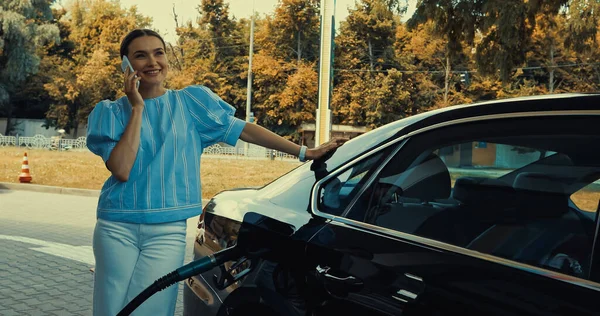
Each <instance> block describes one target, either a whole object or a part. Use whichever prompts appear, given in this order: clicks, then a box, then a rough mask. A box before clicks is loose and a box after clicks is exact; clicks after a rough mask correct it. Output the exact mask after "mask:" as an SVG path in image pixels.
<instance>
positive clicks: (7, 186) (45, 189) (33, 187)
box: [0, 182, 100, 197]
mask: <svg viewBox="0 0 600 316" xmlns="http://www.w3.org/2000/svg"><path fill="white" fill-rule="evenodd" d="M0 190H12V191H33V192H40V193H53V194H70V195H80V196H90V197H98V196H100V190H86V189H75V188H63V187H54V186H49V185H39V184H31V183H9V182H0Z"/></svg>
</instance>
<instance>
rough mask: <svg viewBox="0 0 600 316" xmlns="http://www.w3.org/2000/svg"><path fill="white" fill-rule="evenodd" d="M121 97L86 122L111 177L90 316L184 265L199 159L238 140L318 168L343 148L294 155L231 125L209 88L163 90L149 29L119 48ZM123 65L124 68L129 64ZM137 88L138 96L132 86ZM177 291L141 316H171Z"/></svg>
mask: <svg viewBox="0 0 600 316" xmlns="http://www.w3.org/2000/svg"><path fill="white" fill-rule="evenodd" d="M120 53H121V56H122V59H123V60H124V61H125V60H128V61H129V64H130V66H131V69H130V68H128V67H125V73H124V87H123V88H124V90H125V94H126V96H125V97H122V98H120V99H118V100H115V101H110V100H103V101H101V102H99V103H98V104H97V105H96V106H95V108H94V110H93V111H92V113H91V114H90V115H89V118H88V130H87V146H88V148H89V149H90V150H91V151H92V152H93V153H94V154H96V155H98V156H100V157H101V158H102V160H103V161H104V163H105V165H106V168H107V169H108V170H109V171H110V173H111V175H110V177H109V178H108V179H107V180H106V182H105V183H104V185H103V187H102V191H101V193H100V198H99V200H98V208H97V218H98V222H97V225H96V228H95V230H94V242H93V246H94V256H95V260H96V272H95V278H94V315H116V314H117V313H118V312H119V310H120V309H121V308H123V306H125V305H126V304H127V303H128V302H129V301H130V300H131V299H132V298H134V297H135V296H136V295H137V294H139V293H140V292H141V291H142V290H144V289H145V288H146V287H147V286H148V285H149V284H151V283H152V282H153V281H154V280H155V279H157V278H159V277H161V276H163V275H164V274H166V273H168V272H170V271H173V270H175V269H176V268H178V267H180V266H181V265H183V259H184V252H185V242H186V241H185V236H186V219H188V218H190V217H193V216H197V215H199V214H200V213H201V212H202V198H201V197H202V194H201V185H200V183H201V181H200V157H201V155H202V152H203V150H204V149H205V148H206V147H208V146H211V145H213V144H216V143H219V142H223V143H227V144H229V145H232V146H233V145H235V144H236V142H237V140H238V139H242V140H244V141H246V142H250V143H253V144H257V145H260V146H264V147H268V148H271V149H275V150H278V151H281V152H285V153H288V154H292V155H297V156H299V158H300V160H301V161H303V160H305V159H318V158H320V157H321V156H323V155H325V154H326V153H327V152H329V151H330V150H333V149H335V148H336V147H338V146H339V145H341V144H343V143H344V141H345V140H341V139H335V138H334V139H332V140H331V141H330V142H329V143H325V144H323V145H321V146H319V147H317V148H314V149H308V150H307V148H306V147H305V146H302V147H301V146H299V145H296V144H294V143H292V142H290V141H288V140H286V139H284V138H282V137H280V136H278V135H276V134H274V133H272V132H270V131H268V130H266V129H264V128H262V127H260V126H258V125H255V124H246V122H244V121H242V120H240V119H238V118H236V117H235V116H234V113H235V108H234V107H233V106H231V105H229V104H227V103H226V102H225V101H223V100H222V99H221V98H220V97H219V96H217V95H216V94H215V93H214V92H212V91H211V90H210V89H209V88H207V87H205V86H200V85H191V86H188V87H186V88H184V89H181V90H169V89H166V88H165V86H164V81H165V79H166V76H167V72H168V70H169V63H168V60H167V57H166V54H165V42H164V40H163V39H162V38H161V36H160V35H159V34H158V33H156V32H154V31H152V30H147V29H137V30H134V31H132V32H130V33H129V34H128V35H127V36H126V37H125V38H124V39H123V42H122V43H121V50H120ZM125 58H127V59H125ZM138 82H139V87H138V86H137V84H138ZM176 298H177V287H171V288H168V289H166V290H165V291H162V292H160V293H158V294H157V295H155V296H153V297H152V298H150V299H149V300H148V301H146V302H145V303H144V304H143V305H142V306H140V307H139V308H138V311H137V312H139V313H140V315H173V313H174V310H175V302H176Z"/></svg>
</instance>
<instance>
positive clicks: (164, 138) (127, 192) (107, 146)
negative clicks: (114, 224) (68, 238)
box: [87, 85, 246, 224]
mask: <svg viewBox="0 0 600 316" xmlns="http://www.w3.org/2000/svg"><path fill="white" fill-rule="evenodd" d="M144 103H145V108H144V113H143V120H142V128H141V137H140V138H141V139H140V147H139V149H138V153H137V156H136V159H135V163H134V165H133V167H132V169H131V173H130V175H129V180H128V181H126V182H121V181H119V180H117V179H116V178H115V177H114V176H112V175H111V176H110V177H109V178H108V179H107V180H106V182H105V183H104V186H103V187H102V191H101V193H100V198H99V201H98V209H97V217H98V218H102V219H105V220H112V221H120V222H129V223H143V224H149V223H165V222H172V221H179V220H183V219H187V218H189V217H192V216H196V215H199V214H200V213H201V212H202V194H201V181H200V155H201V154H202V151H203V149H204V148H206V147H208V146H210V145H212V144H215V143H217V142H224V143H227V144H230V145H235V144H236V142H237V140H238V138H239V137H240V135H241V133H242V130H243V129H244V126H245V124H246V123H245V122H244V121H242V120H240V119H237V118H235V117H234V116H233V115H234V113H235V109H234V108H233V107H232V106H231V105H229V104H227V103H226V102H225V101H223V100H222V99H221V98H219V97H218V96H217V95H216V94H215V93H214V92H212V91H211V90H209V89H208V88H206V87H204V86H197V85H195V86H189V87H187V88H184V89H182V90H167V92H166V93H165V94H163V95H162V96H159V97H156V98H153V99H146V100H144ZM130 116H131V105H130V104H129V101H128V99H127V97H122V98H120V99H118V100H116V101H108V100H104V101H101V102H100V103H98V104H97V105H96V107H95V108H94V110H92V113H91V114H90V116H89V118H88V129H87V147H88V148H89V149H90V150H91V151H92V152H93V153H95V154H96V155H98V156H100V157H102V159H103V160H104V162H106V161H107V160H108V158H109V157H110V153H111V152H112V150H113V148H114V147H115V146H116V144H117V142H118V141H119V139H120V138H121V135H122V134H123V132H124V131H125V126H127V122H128V121H129V118H130Z"/></svg>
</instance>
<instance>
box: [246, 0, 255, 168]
mask: <svg viewBox="0 0 600 316" xmlns="http://www.w3.org/2000/svg"><path fill="white" fill-rule="evenodd" d="M252 55H254V1H253V2H252V18H251V22H250V53H249V56H248V87H247V89H246V123H250V107H251V104H252ZM248 148H249V145H248V143H247V142H246V143H245V144H244V155H245V156H246V157H248Z"/></svg>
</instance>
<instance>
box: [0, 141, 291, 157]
mask: <svg viewBox="0 0 600 316" xmlns="http://www.w3.org/2000/svg"><path fill="white" fill-rule="evenodd" d="M9 146H11V147H24V148H27V149H47V150H59V151H67V150H69V151H87V150H88V148H87V146H86V138H85V137H79V138H77V139H66V138H63V139H60V138H58V137H45V136H44V135H40V134H38V135H35V136H33V137H24V136H18V135H17V136H4V135H2V134H0V147H9ZM202 156H203V157H206V158H231V159H271V160H275V159H278V160H294V161H297V157H296V156H293V155H289V154H286V153H282V152H279V151H274V150H265V148H262V147H257V146H250V148H249V149H248V150H245V149H244V148H243V147H242V148H240V147H230V146H222V145H219V144H215V145H212V146H210V147H207V148H205V149H204V152H203V154H202Z"/></svg>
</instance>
